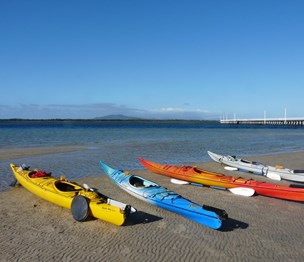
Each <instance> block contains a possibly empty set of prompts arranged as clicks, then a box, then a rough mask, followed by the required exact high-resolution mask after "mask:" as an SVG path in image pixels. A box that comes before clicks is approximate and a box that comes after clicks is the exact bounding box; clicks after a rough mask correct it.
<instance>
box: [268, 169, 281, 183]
mask: <svg viewBox="0 0 304 262" xmlns="http://www.w3.org/2000/svg"><path fill="white" fill-rule="evenodd" d="M265 176H266V177H268V178H270V179H273V180H278V181H280V180H281V176H280V175H279V174H276V173H272V172H269V171H268V172H267V173H266V175H265Z"/></svg>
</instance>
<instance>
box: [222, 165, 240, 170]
mask: <svg viewBox="0 0 304 262" xmlns="http://www.w3.org/2000/svg"><path fill="white" fill-rule="evenodd" d="M224 168H225V169H226V170H229V171H237V170H238V168H237V167H232V166H225V167H224Z"/></svg>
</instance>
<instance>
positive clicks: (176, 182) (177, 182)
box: [170, 178, 190, 185]
mask: <svg viewBox="0 0 304 262" xmlns="http://www.w3.org/2000/svg"><path fill="white" fill-rule="evenodd" d="M170 181H171V183H173V184H177V185H189V184H190V183H189V182H187V181H183V180H179V179H175V178H171V180H170Z"/></svg>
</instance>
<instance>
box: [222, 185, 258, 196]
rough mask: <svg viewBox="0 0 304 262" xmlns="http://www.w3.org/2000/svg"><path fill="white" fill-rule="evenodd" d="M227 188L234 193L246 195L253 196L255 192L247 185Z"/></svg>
mask: <svg viewBox="0 0 304 262" xmlns="http://www.w3.org/2000/svg"><path fill="white" fill-rule="evenodd" d="M228 190H229V191H230V192H231V193H233V194H235V195H240V196H247V197H249V196H253V195H254V192H255V191H254V189H252V188H247V187H234V188H228Z"/></svg>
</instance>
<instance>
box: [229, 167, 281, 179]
mask: <svg viewBox="0 0 304 262" xmlns="http://www.w3.org/2000/svg"><path fill="white" fill-rule="evenodd" d="M224 168H225V169H226V170H229V171H237V170H239V171H242V170H240V169H238V168H237V167H232V166H225V167H224ZM244 172H248V171H247V170H244ZM259 175H260V174H259ZM263 175H264V176H266V177H268V178H269V179H272V180H277V181H280V180H281V176H280V175H279V174H276V173H273V172H267V173H266V174H265V173H264V172H263Z"/></svg>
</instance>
